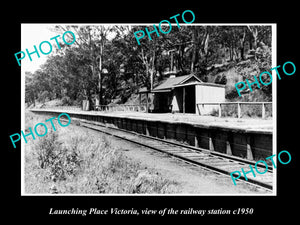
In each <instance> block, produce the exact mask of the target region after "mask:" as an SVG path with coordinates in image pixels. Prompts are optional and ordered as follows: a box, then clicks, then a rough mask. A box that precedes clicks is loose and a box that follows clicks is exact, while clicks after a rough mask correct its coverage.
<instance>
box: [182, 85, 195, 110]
mask: <svg viewBox="0 0 300 225" xmlns="http://www.w3.org/2000/svg"><path fill="white" fill-rule="evenodd" d="M182 103H183V107H182V108H183V113H196V96H195V85H189V86H185V87H183V101H182Z"/></svg>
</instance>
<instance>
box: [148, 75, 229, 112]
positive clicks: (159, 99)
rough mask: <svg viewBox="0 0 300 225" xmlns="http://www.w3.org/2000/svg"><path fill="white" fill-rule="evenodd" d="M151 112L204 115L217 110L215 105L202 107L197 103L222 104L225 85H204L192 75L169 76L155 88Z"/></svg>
mask: <svg viewBox="0 0 300 225" xmlns="http://www.w3.org/2000/svg"><path fill="white" fill-rule="evenodd" d="M151 93H153V94H154V99H153V105H154V110H153V112H159V113H165V112H172V113H174V112H177V113H195V114H198V115H199V114H200V115H205V114H209V113H211V111H212V110H214V109H216V110H217V109H218V106H215V105H202V106H201V107H197V104H198V103H203V102H205V103H209V102H224V101H225V85H220V84H214V83H205V82H203V81H201V80H200V79H199V78H198V77H196V76H195V75H194V74H190V75H185V76H179V77H176V76H175V75H172V76H170V77H169V78H168V79H167V80H166V81H165V82H163V83H162V84H160V85H158V86H157V87H155V88H154V89H153V90H152V91H151Z"/></svg>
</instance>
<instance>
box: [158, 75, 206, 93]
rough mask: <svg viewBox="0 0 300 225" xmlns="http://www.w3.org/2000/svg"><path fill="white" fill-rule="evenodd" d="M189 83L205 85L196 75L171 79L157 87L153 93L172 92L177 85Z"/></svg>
mask: <svg viewBox="0 0 300 225" xmlns="http://www.w3.org/2000/svg"><path fill="white" fill-rule="evenodd" d="M188 81H190V82H194V83H203V82H202V81H201V80H200V79H199V78H198V77H196V76H195V75H194V74H190V75H184V76H180V77H170V78H168V79H167V80H166V81H165V82H163V83H162V84H160V85H158V86H157V87H155V88H154V89H153V90H152V92H161V91H171V89H172V88H174V87H175V86H176V85H180V84H184V83H187V82H188Z"/></svg>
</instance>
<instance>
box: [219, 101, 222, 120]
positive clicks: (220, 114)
mask: <svg viewBox="0 0 300 225" xmlns="http://www.w3.org/2000/svg"><path fill="white" fill-rule="evenodd" d="M221 116H222V111H221V103H219V118H221Z"/></svg>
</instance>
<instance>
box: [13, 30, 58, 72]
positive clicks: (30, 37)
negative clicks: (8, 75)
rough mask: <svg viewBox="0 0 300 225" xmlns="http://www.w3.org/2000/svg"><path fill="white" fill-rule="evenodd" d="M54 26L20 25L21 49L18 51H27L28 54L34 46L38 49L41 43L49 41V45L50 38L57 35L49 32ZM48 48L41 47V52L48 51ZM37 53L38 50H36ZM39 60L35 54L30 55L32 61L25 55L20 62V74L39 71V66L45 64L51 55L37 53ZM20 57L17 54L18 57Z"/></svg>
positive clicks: (45, 46)
mask: <svg viewBox="0 0 300 225" xmlns="http://www.w3.org/2000/svg"><path fill="white" fill-rule="evenodd" d="M54 26H55V24H22V25H21V49H20V51H23V52H26V49H28V51H29V52H33V51H34V47H33V46H34V45H35V46H36V47H37V49H38V48H39V45H40V43H41V42H42V41H49V42H50V43H52V42H53V44H55V41H54V40H50V38H52V37H54V36H56V35H58V34H57V33H55V32H53V31H51V30H50V28H51V27H54ZM47 48H48V46H47V45H46V44H45V45H43V48H42V49H43V50H44V51H45V52H47V51H48V50H49V48H48V49H47ZM38 51H39V49H38ZM39 55H40V58H38V56H37V54H36V53H34V54H32V55H31V58H32V61H30V60H29V57H28V55H27V54H26V56H25V58H24V59H22V61H21V71H22V74H23V73H25V71H30V72H34V71H36V70H37V69H39V67H40V65H42V64H43V63H45V62H46V60H47V57H48V56H50V55H51V53H50V54H49V55H43V54H41V53H40V51H39ZM20 56H21V55H20V54H19V55H18V57H20Z"/></svg>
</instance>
